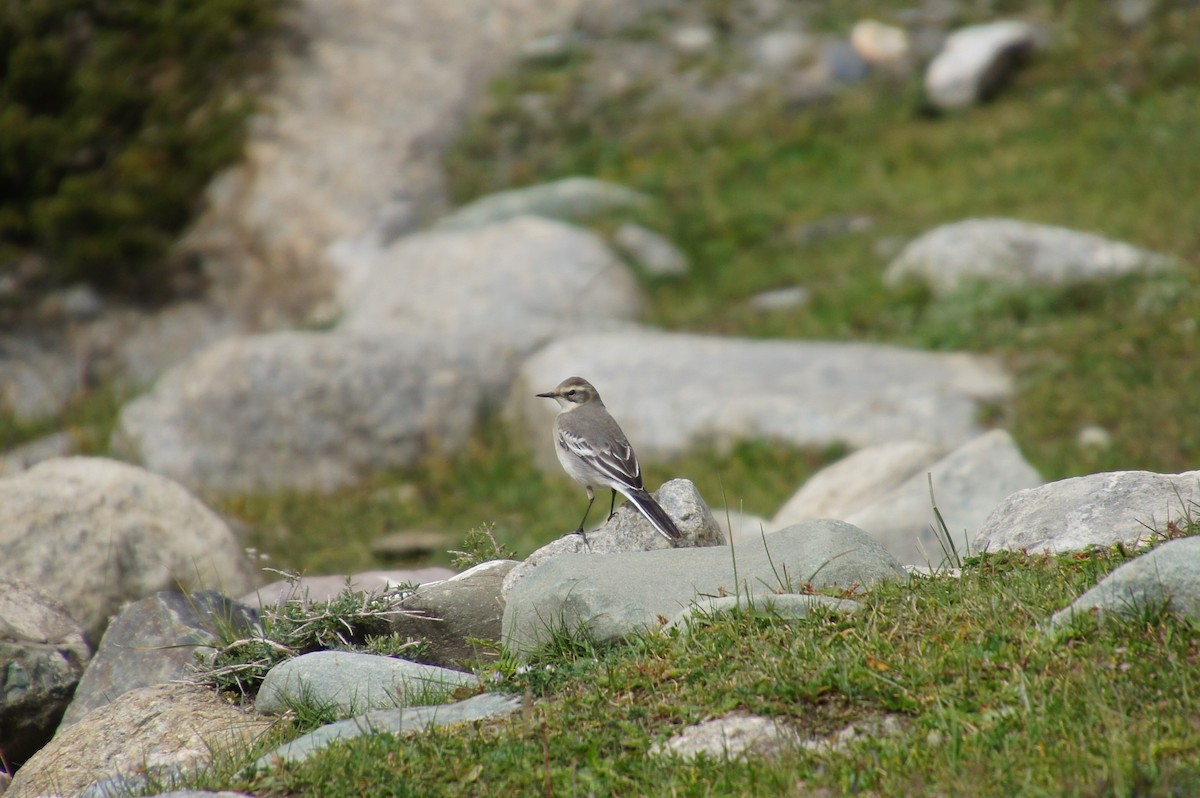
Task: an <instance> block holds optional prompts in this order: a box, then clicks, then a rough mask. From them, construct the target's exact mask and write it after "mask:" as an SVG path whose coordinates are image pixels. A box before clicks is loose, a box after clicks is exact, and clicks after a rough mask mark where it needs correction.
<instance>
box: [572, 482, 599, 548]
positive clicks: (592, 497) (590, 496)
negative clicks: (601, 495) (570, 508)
mask: <svg viewBox="0 0 1200 798" xmlns="http://www.w3.org/2000/svg"><path fill="white" fill-rule="evenodd" d="M587 496H588V506H587V509H586V510H584V511H583V518H582V519H580V521H579V528H578V529H576V530H575V534H576V535H583V525H584V523H586V522H587V517H588V513H590V512H591V511H592V502H594V501H596V494H595V492H593V491H592V489H591V488H587ZM583 539H584V540H587V536H586V535H584V538H583Z"/></svg>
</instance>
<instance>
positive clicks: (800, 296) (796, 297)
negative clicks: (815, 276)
mask: <svg viewBox="0 0 1200 798" xmlns="http://www.w3.org/2000/svg"><path fill="white" fill-rule="evenodd" d="M807 303H808V289H807V288H805V287H804V286H800V285H796V286H792V287H790V288H777V289H776V290H774V291H763V292H762V293H761V294H755V295H754V296H753V297H751V298H750V306H751V307H753V308H754V309H755V310H765V311H777V310H791V309H793V308H798V307H801V306H802V305H805V304H807Z"/></svg>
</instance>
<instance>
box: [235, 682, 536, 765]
mask: <svg viewBox="0 0 1200 798" xmlns="http://www.w3.org/2000/svg"><path fill="white" fill-rule="evenodd" d="M520 708H521V698H520V696H514V695H505V694H502V693H481V694H480V695H477V696H472V697H471V698H468V699H466V700H465V701H458V702H455V703H453V704H438V705H436V706H424V707H405V708H403V709H377V710H374V711H372V712H368V713H366V714H364V715H360V716H358V717H355V718H348V719H346V720H339V721H337V722H336V723H330V724H327V725H325V726H322V727H321V728H319V729H317V730H315V731H312V732H309V733H308V734H306V735H304V736H302V737H298V738H296V739H295V740H292V741H291V742H289V743H286V744H284V745H282V746H280V747H279V748H277V749H275V750H274V751H272V752H271V753H269V754H267V755H265V756H264V757H262V758H261V759H259V760H258V763H257V766H258V767H260V768H271V767H277V766H278V765H281V764H284V763H290V762H300V761H303V760H305V759H307V758H308V757H309V756H311V755H312V754H313V753H315V752H317V751H320V750H321V749H322V748H325V747H326V746H328V745H330V744H331V743H334V742H336V741H338V740H349V739H352V738H354V737H359V736H361V735H364V734H384V733H390V734H417V733H420V732H424V731H428V730H430V729H436V728H439V727H442V726H450V725H453V724H457V723H468V722H470V721H473V720H486V719H488V718H497V717H503V716H505V715H511V714H513V713H515V712H516V711H517V710H519V709H520Z"/></svg>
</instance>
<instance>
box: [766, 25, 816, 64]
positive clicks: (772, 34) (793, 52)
mask: <svg viewBox="0 0 1200 798" xmlns="http://www.w3.org/2000/svg"><path fill="white" fill-rule="evenodd" d="M818 50H819V41H818V39H817V37H815V36H813V35H812V34H811V33H805V32H804V31H799V30H769V31H767V32H765V33H763V34H762V35H761V36H759V37H757V38H755V39H754V40H753V41H752V42H751V43H750V52H749V55H750V58H751V60H752V61H753V63H754V64H755V65H756V66H758V67H761V68H763V69H767V70H776V71H779V70H786V69H793V68H795V67H796V66H797V65H799V64H801V63H803V62H804V61H806V60H811V59H812V58H813V57H814V56H816V55H817V53H818Z"/></svg>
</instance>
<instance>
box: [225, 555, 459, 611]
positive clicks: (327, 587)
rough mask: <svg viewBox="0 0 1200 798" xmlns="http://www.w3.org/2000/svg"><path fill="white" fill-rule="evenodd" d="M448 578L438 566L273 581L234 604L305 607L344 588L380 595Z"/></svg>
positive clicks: (327, 599) (329, 597)
mask: <svg viewBox="0 0 1200 798" xmlns="http://www.w3.org/2000/svg"><path fill="white" fill-rule="evenodd" d="M452 576H454V571H451V570H450V569H449V568H444V567H442V566H440V565H439V566H430V567H428V568H409V569H400V570H394V571H363V572H361V573H357V574H353V575H352V576H344V575H343V576H338V575H329V576H302V577H298V578H295V579H279V580H276V581H274V582H272V583H271V584H269V585H265V586H263V587H260V588H258V589H257V590H254V591H252V592H249V593H247V594H245V595H244V596H242V597H241V598H239V599H238V601H240V602H241V603H242V604H245V605H247V606H249V607H252V608H254V609H262V608H263V607H265V606H270V605H275V604H283V603H284V602H287V601H299V602H303V603H305V604H307V603H310V602H315V601H329V600H330V599H332V598H333V597H335V596H337V595H338V594H339V593H341V592H343V591H344V590H346V589H347V588H349V589H350V590H356V591H360V592H363V593H372V594H375V595H382V594H384V593H387V592H389V591H392V590H396V589H398V588H400V587H401V586H403V585H420V584H424V583H425V582H440V581H441V580H443V579H449V578H450V577H452Z"/></svg>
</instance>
